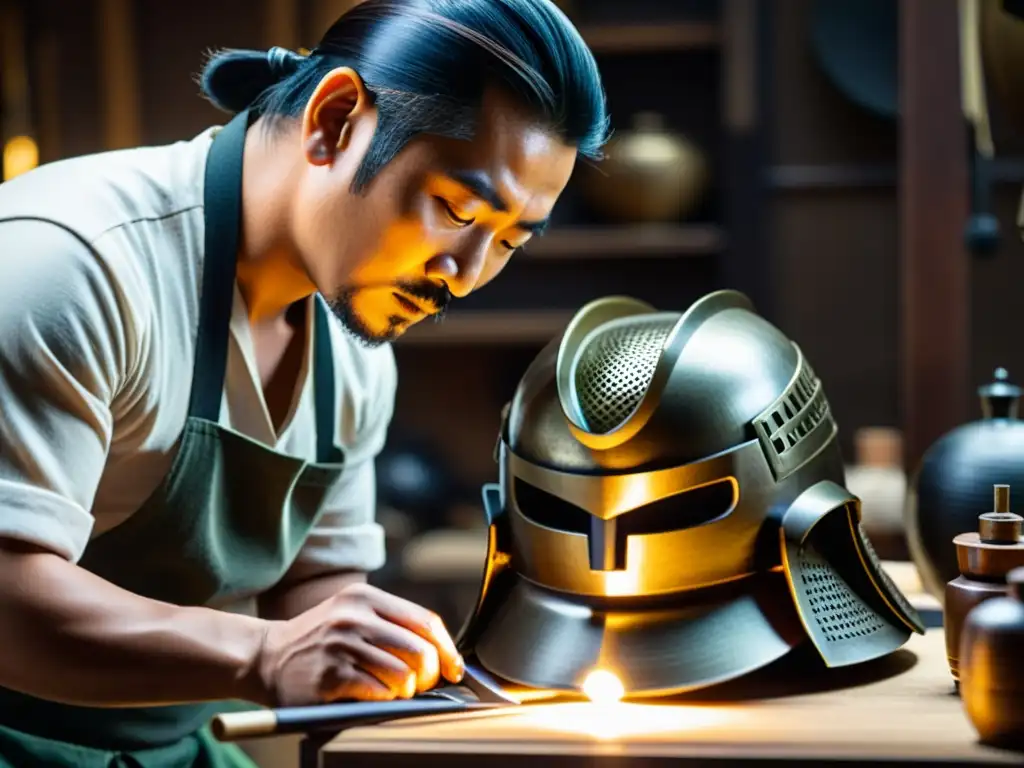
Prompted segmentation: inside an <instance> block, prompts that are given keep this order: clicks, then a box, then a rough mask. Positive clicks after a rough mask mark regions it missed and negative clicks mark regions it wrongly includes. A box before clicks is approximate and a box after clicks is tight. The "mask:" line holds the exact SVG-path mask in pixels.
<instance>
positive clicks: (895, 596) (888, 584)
mask: <svg viewBox="0 0 1024 768" xmlns="http://www.w3.org/2000/svg"><path fill="white" fill-rule="evenodd" d="M854 527H855V529H856V531H857V542H858V543H859V544H860V547H861V551H862V552H863V554H864V559H865V561H866V562H867V565H868V569H869V570H870V572H871V577H872V578H873V579H874V580H875V583H876V586H877V587H878V589H879V590H880V591H881V592H882V596H883V597H884V598H885V600H886V602H887V603H889V606H890V607H891V608H892V610H893V612H894V613H895V614H896V615H897V616H898V617H899V619H900V620H901V621H903V622H904V623H905V624H906V625H907V626H908V627H909V628H910V629H913V630H914V631H915V632H921V633H923V632H924V631H925V626H924V621H922V620H921V616H920V614H918V612H917V611H916V610H914V607H913V606H912V605H911V604H910V601H909V600H907V598H906V597H905V596H904V594H903V593H902V592H901V591H900V588H899V587H898V586H896V583H895V582H894V581H893V580H892V578H891V577H890V576H889V574H888V573H886V572H885V569H884V568H883V567H882V561H881V560H880V559H879V558H878V554H877V553H876V552H875V548H874V547H873V546H872V545H871V540H870V539H868V536H867V534H866V533H865V532H864V526H862V525H861V524H860V523H856V524H855V526H854Z"/></svg>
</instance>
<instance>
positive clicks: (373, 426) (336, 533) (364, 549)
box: [285, 347, 398, 581]
mask: <svg viewBox="0 0 1024 768" xmlns="http://www.w3.org/2000/svg"><path fill="white" fill-rule="evenodd" d="M364 364H369V365H370V368H371V371H372V375H370V376H368V377H367V381H366V382H365V383H366V391H367V393H368V395H367V397H366V398H365V406H364V408H363V409H361V410H363V413H362V414H360V416H361V418H359V419H358V422H359V428H358V429H357V430H356V431H355V433H354V434H353V435H352V437H351V439H349V440H346V441H345V442H346V445H345V456H346V460H345V470H344V472H343V473H342V476H341V478H340V480H339V481H338V482H337V483H335V485H334V486H333V487H332V488H331V490H330V492H329V494H328V498H327V502H326V508H325V511H324V513H323V514H322V515H321V517H320V520H319V521H318V522H317V525H316V527H315V528H314V529H313V530H312V531H311V533H310V536H309V538H308V539H307V540H306V542H305V544H304V546H303V549H302V551H301V552H300V553H299V556H298V558H297V559H296V561H295V564H294V565H293V566H292V569H291V571H290V572H289V573H288V574H287V575H286V576H285V581H298V580H303V579H309V578H313V577H315V576H320V575H324V574H327V573H332V572H336V571H363V572H370V571H374V570H377V569H378V568H380V567H381V566H382V565H384V560H385V547H384V529H383V528H382V527H381V525H380V524H379V523H378V522H377V520H376V517H377V514H376V513H377V481H376V471H375V467H374V464H375V461H376V458H377V455H378V454H379V453H380V452H381V450H382V449H383V448H384V443H385V441H386V439H387V433H388V427H389V426H390V424H391V417H392V415H393V414H394V408H395V391H396V389H397V385H398V372H397V369H396V366H395V359H394V353H393V352H392V351H391V348H390V347H381V348H378V349H376V350H374V351H373V354H372V355H371V356H368V357H366V358H364ZM343 431H345V430H344V429H343Z"/></svg>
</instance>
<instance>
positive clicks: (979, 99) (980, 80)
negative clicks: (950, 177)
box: [960, 0, 999, 256]
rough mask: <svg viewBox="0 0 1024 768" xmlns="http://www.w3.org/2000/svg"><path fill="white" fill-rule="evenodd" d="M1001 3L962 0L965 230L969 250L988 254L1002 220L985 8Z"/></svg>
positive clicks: (995, 246) (994, 247)
mask: <svg viewBox="0 0 1024 768" xmlns="http://www.w3.org/2000/svg"><path fill="white" fill-rule="evenodd" d="M986 5H987V6H991V7H996V6H998V5H999V4H998V3H992V2H985V3H981V2H980V0H960V73H961V93H962V94H963V99H962V100H963V109H964V115H965V116H966V117H967V123H968V126H969V127H970V133H971V149H972V152H971V215H970V218H968V220H967V228H966V230H965V231H964V242H965V243H966V245H967V249H968V250H969V251H970V252H971V253H973V254H974V255H976V256H988V255H990V254H993V253H995V252H996V250H997V249H998V248H999V220H998V219H997V218H996V217H995V215H994V214H993V213H992V202H991V186H992V162H993V160H995V154H996V153H995V146H994V145H993V143H992V129H991V126H990V125H989V111H988V98H987V96H986V94H985V72H984V69H983V67H982V55H981V42H982V36H981V13H982V12H981V8H982V6H986Z"/></svg>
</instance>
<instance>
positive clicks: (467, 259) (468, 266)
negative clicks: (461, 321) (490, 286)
mask: <svg viewBox="0 0 1024 768" xmlns="http://www.w3.org/2000/svg"><path fill="white" fill-rule="evenodd" d="M488 246H489V239H488V238H487V237H474V238H472V239H471V240H470V241H469V242H467V243H466V244H465V246H464V247H462V248H459V249H458V250H457V251H456V252H455V253H454V254H453V253H451V252H448V253H441V254H438V255H437V256H435V257H434V258H432V259H431V260H430V261H428V262H427V277H428V278H429V279H431V280H439V281H443V282H444V283H446V284H447V285H448V290H449V291H451V294H452V296H454V297H456V298H459V299H461V298H465V297H466V296H468V295H469V294H470V293H472V291H473V289H474V288H475V287H476V284H477V283H478V282H479V281H480V275H481V273H482V272H483V270H484V265H485V264H486V263H487V250H488Z"/></svg>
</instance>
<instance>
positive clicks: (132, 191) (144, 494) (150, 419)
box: [0, 129, 397, 578]
mask: <svg viewBox="0 0 1024 768" xmlns="http://www.w3.org/2000/svg"><path fill="white" fill-rule="evenodd" d="M213 132H214V129H210V130H207V131H205V132H203V133H202V134H200V135H199V136H198V137H196V138H195V139H193V140H192V141H188V142H179V143H176V144H172V145H168V146H163V147H149V148H142V149H133V150H126V151H119V152H107V153H101V154H96V155H90V156H85V157H81V158H75V159H71V160H65V161H61V162H56V163H52V164H50V165H46V166H43V167H41V168H39V169H37V170H35V171H33V172H31V173H29V174H26V175H24V176H20V177H18V178H16V179H14V180H12V181H10V182H7V183H5V184H2V185H0V536H5V537H9V538H16V539H21V540H23V541H27V542H31V543H34V544H38V545H41V546H43V547H47V548H49V549H51V550H52V551H54V552H56V553H59V554H60V555H62V556H64V557H66V558H68V559H69V560H71V561H73V562H74V561H77V560H78V559H79V558H80V557H81V555H82V552H83V551H84V549H85V547H86V544H87V543H88V542H89V540H90V538H91V537H94V536H97V535H99V534H101V533H103V532H104V531H107V530H109V529H111V528H112V527H114V526H116V525H118V524H120V523H122V522H124V520H126V519H127V518H128V517H130V516H131V515H132V514H133V513H134V512H135V511H136V510H137V509H138V508H139V507H140V506H141V505H142V503H143V502H144V501H145V500H146V499H147V498H148V497H149V496H150V494H151V493H152V492H153V490H154V489H155V488H156V487H157V486H158V485H159V484H160V482H161V481H162V479H163V478H164V476H165V475H166V474H167V472H168V471H169V469H170V466H171V462H172V460H173V458H174V454H175V450H176V445H177V442H178V439H179V437H180V436H181V433H182V430H183V428H184V425H185V421H186V418H187V412H188V402H189V393H190V388H191V381H192V369H193V358H194V352H195V338H196V328H197V324H198V313H199V294H200V284H201V277H202V265H203V245H204V222H203V175H204V171H205V161H206V155H207V152H208V150H209V147H210V144H211V139H212V136H213ZM310 300H311V301H312V300H317V301H318V300H320V299H318V298H312V299H310ZM310 309H311V307H310ZM312 316H313V313H312V312H307V317H308V318H310V319H311V318H312ZM330 324H331V343H332V346H333V352H334V368H335V387H336V393H335V397H336V402H337V412H338V422H337V430H336V434H335V439H336V441H337V444H338V445H339V446H340V447H342V448H343V449H344V452H345V459H346V463H345V469H344V472H343V474H342V477H341V478H340V480H339V481H338V483H337V484H336V485H335V487H334V488H333V489H332V490H331V492H330V494H329V498H328V501H329V503H328V508H327V510H326V512H325V513H324V515H323V516H322V517H321V519H320V520H319V522H318V524H317V526H316V528H315V529H314V530H313V531H312V533H311V535H310V536H309V538H308V540H307V541H306V543H305V545H304V548H303V550H302V552H301V553H300V555H299V557H298V560H297V561H296V563H295V565H294V566H293V568H292V571H291V573H290V574H289V576H288V577H297V578H301V577H306V576H310V575H314V574H316V573H321V572H324V571H327V570H331V569H337V568H342V569H349V568H352V569H360V570H372V569H375V568H378V567H380V566H381V565H382V563H383V561H384V537H383V531H382V529H381V527H380V526H379V525H378V524H377V523H376V522H375V519H374V518H375V504H376V499H375V492H374V489H375V479H374V458H375V456H376V455H377V454H378V453H379V451H380V450H381V448H382V447H383V444H384V439H385V434H386V432H387V429H388V425H389V422H390V420H391V415H392V412H393V407H394V395H395V387H396V383H397V375H396V369H395V361H394V355H393V352H392V350H391V348H390V347H389V346H387V345H384V346H380V347H377V348H373V349H371V348H367V347H365V346H364V345H362V344H360V343H359V342H358V341H357V340H355V339H353V338H352V337H351V336H350V335H349V334H348V333H347V332H346V331H345V330H344V329H343V328H342V327H341V325H340V323H338V322H337V321H336V320H335V319H334V318H333V317H332V318H331V323H330ZM230 330H231V334H230V341H229V350H228V359H227V370H226V375H225V385H224V395H223V401H222V408H221V415H220V423H221V424H222V425H223V426H225V427H228V428H231V429H233V430H236V431H238V432H241V433H243V434H245V435H247V436H249V437H251V438H253V439H255V440H258V441H260V442H262V443H264V444H265V445H268V446H270V447H272V448H274V449H275V450H277V451H278V452H281V453H286V454H289V455H292V456H295V457H298V458H301V459H304V460H307V461H315V460H316V425H315V418H314V416H315V414H314V408H313V387H312V376H311V374H309V375H307V373H309V372H310V371H311V365H310V364H309V363H310V360H311V349H310V348H309V344H307V349H306V358H305V362H304V364H303V369H302V373H301V378H300V386H301V390H299V392H300V394H299V396H298V397H296V398H295V401H294V402H293V404H292V410H291V413H290V415H289V417H288V418H287V420H286V421H285V422H283V427H282V431H281V433H280V434H275V431H274V428H273V425H272V422H271V420H270V418H269V415H268V413H267V409H266V406H265V404H264V400H263V394H262V388H261V386H260V381H259V378H258V375H257V367H256V363H255V359H254V355H253V346H252V341H251V338H250V334H249V324H248V320H247V313H246V308H245V306H244V302H243V300H242V297H241V294H240V292H239V291H238V289H237V286H236V289H235V299H234V307H233V315H232V318H231V328H230ZM306 338H307V339H311V334H307V336H306ZM288 577H286V578H288Z"/></svg>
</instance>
